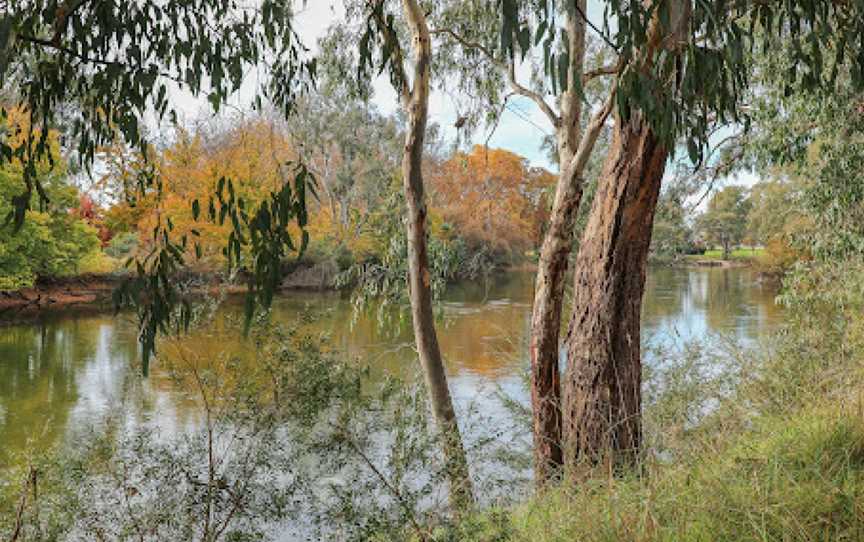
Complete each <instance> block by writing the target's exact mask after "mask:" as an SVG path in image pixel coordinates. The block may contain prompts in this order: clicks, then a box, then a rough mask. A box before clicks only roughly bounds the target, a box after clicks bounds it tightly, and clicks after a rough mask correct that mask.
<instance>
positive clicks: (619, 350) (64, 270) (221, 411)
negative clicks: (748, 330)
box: [0, 0, 864, 542]
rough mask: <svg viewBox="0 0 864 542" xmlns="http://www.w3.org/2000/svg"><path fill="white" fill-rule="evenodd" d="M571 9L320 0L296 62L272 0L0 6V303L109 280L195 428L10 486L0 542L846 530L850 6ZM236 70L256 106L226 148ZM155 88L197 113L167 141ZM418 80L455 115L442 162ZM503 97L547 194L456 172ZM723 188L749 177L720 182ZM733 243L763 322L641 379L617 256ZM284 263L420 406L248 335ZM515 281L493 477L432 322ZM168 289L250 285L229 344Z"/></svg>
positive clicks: (850, 509) (619, 4)
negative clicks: (771, 277) (529, 141)
mask: <svg viewBox="0 0 864 542" xmlns="http://www.w3.org/2000/svg"><path fill="white" fill-rule="evenodd" d="M602 4H603V8H604V9H603V10H602V14H601V15H598V16H596V17H595V15H593V14H592V13H590V12H592V11H593V10H589V4H588V2H587V1H586V0H574V1H568V2H563V1H549V2H545V1H544V2H522V1H518V0H502V1H501V2H473V1H467V2H466V1H460V0H447V1H443V2H434V3H431V2H421V1H418V0H402V1H401V2H396V1H387V0H371V1H365V0H364V1H360V0H346V1H345V2H344V5H343V8H344V11H343V12H342V13H343V14H344V17H341V18H339V19H338V20H336V21H334V22H333V24H332V25H331V26H330V27H329V28H328V29H327V31H326V33H325V35H324V36H323V37H322V38H321V39H320V41H319V42H318V47H317V49H316V51H315V52H314V57H313V52H312V51H311V50H310V49H308V48H306V47H305V46H304V45H303V44H302V43H300V41H299V35H298V33H297V30H296V28H295V23H296V11H297V10H296V8H297V7H299V6H298V5H295V4H294V3H293V2H290V1H287V0H286V1H279V0H262V1H261V2H260V5H258V6H256V8H254V9H250V8H249V7H248V6H245V5H243V4H242V3H239V2H235V1H233V0H228V1H224V2H223V1H221V0H220V1H213V0H194V1H192V2H174V1H165V2H150V1H147V2H141V3H133V4H129V5H121V3H117V2H113V1H112V0H74V1H65V2H60V1H58V0H26V1H24V2H15V3H3V2H0V54H2V56H0V106H2V118H0V122H2V128H3V129H2V138H0V192H2V195H3V196H4V197H5V199H4V201H3V203H2V205H3V206H4V207H3V210H4V211H5V212H6V216H7V220H6V225H5V229H4V230H3V232H2V234H0V241H2V245H0V264H2V267H0V273H2V276H0V286H2V289H4V290H15V289H19V288H21V287H25V286H30V285H32V284H33V283H34V281H35V280H36V279H37V278H39V277H48V276H55V275H68V274H74V273H78V272H81V271H83V270H90V269H91V268H105V269H111V268H112V267H113V266H112V260H110V259H108V258H111V257H114V256H116V257H117V258H118V259H119V258H122V259H123V260H124V266H125V268H126V269H127V272H126V275H125V277H124V279H123V282H122V285H121V286H120V288H119V289H118V290H117V292H116V294H115V297H114V301H115V304H116V306H117V308H118V310H121V309H123V308H127V309H130V310H132V311H134V314H135V317H136V318H137V322H138V326H139V334H138V338H139V343H140V353H141V361H142V364H141V369H142V371H141V372H142V374H143V376H147V375H149V374H150V373H149V366H150V362H151V360H154V359H155V363H157V364H158V366H159V368H160V371H164V373H163V374H167V375H168V377H169V378H170V381H171V385H172V386H174V387H175V388H176V389H177V390H183V391H184V392H185V393H186V394H187V396H188V399H189V400H190V401H194V402H196V403H197V404H200V405H202V409H203V410H202V419H200V420H197V422H196V423H195V424H192V427H191V428H190V429H188V430H185V431H180V432H179V433H177V434H174V435H160V434H159V433H158V432H156V431H149V430H146V429H144V430H140V429H134V430H131V429H129V428H128V424H126V423H124V420H123V419H120V418H117V419H109V420H108V421H107V422H105V423H104V424H102V425H100V426H98V427H95V428H94V432H93V434H92V435H90V436H89V437H87V438H84V439H79V440H77V441H75V442H71V443H64V444H63V445H61V447H60V448H58V449H57V450H39V449H33V450H31V451H30V452H29V453H25V454H24V455H23V456H21V457H20V458H17V460H16V461H15V462H14V464H13V467H12V468H10V469H6V470H4V471H3V473H2V478H0V480H2V483H0V537H3V538H4V539H8V540H10V541H12V542H17V541H21V540H40V541H41V540H81V539H83V540H91V539H96V540H127V539H132V540H142V541H143V540H187V539H188V540H192V539H194V540H204V541H208V542H209V541H216V540H234V541H237V540H256V539H272V538H278V537H279V536H282V537H283V538H284V537H288V539H291V538H292V537H293V538H297V537H303V536H314V537H317V538H322V539H327V538H331V539H332V538H336V539H355V540H401V539H407V540H412V539H413V540H424V541H425V540H472V539H474V540H529V539H530V540H536V539H539V540H544V539H548V540H559V539H578V540H583V539H584V540H753V539H757V540H778V539H779V540H823V539H828V540H843V539H846V540H856V539H859V538H861V535H862V530H864V529H862V527H861V526H862V519H864V517H862V515H864V507H862V502H864V499H862V494H861V488H862V487H864V486H862V479H861V468H862V457H864V448H862V447H864V416H862V410H864V406H862V405H861V399H860V387H861V375H862V373H861V363H862V359H864V358H862V355H864V345H862V340H864V330H862V328H861V324H860V322H859V321H858V320H859V319H858V318H857V316H858V315H859V314H860V312H861V309H862V308H864V307H862V304H864V294H862V291H864V288H862V287H861V285H862V284H864V263H862V261H864V260H862V257H864V256H862V255H864V232H862V230H861V224H862V223H864V221H862V220H861V217H862V209H864V189H862V184H861V182H859V177H860V175H859V173H860V170H861V166H862V165H864V152H862V148H864V145H862V139H861V138H862V136H861V134H862V126H864V107H862V100H861V89H862V88H864V55H862V54H861V52H862V51H861V50H862V43H861V40H860V36H861V35H862V34H864V26H862V25H864V13H862V7H861V5H860V3H854V2H834V3H826V2H821V1H818V0H794V1H788V2H778V3H765V2H756V1H754V2H749V1H743V2H738V3H734V4H729V3H727V2H724V1H711V2H691V1H689V0H651V1H644V2H643V1H633V2H628V1H618V0H614V1H610V2H603V3H602ZM589 15H590V16H589ZM598 17H599V24H598V23H597V22H595V21H594V20H592V18H598ZM346 43H350V44H356V45H357V46H356V48H355V47H345V44H346ZM253 69H254V70H256V71H257V72H258V73H259V78H258V79H257V81H256V83H255V86H256V88H254V89H253V90H251V91H250V92H251V93H252V94H253V97H252V98H251V99H250V100H249V102H250V103H249V107H250V108H251V109H253V110H254V113H252V114H251V115H249V116H247V115H240V116H239V117H237V118H235V120H234V121H226V119H228V118H229V117H228V116H227V115H226V114H225V113H224V108H225V106H226V105H227V104H228V101H229V97H231V96H232V95H234V94H235V93H237V92H239V91H240V90H241V87H243V86H244V79H245V77H244V74H245V72H247V71H249V70H253ZM385 73H386V75H387V81H388V82H389V83H390V85H391V86H392V88H393V91H394V93H393V95H394V98H395V99H394V102H395V104H394V105H395V107H396V110H397V113H396V114H394V115H389V116H388V115H383V114H380V113H379V112H378V111H377V110H376V108H375V107H374V106H372V105H371V102H370V99H371V98H372V97H373V94H374V92H373V90H374V87H375V85H374V84H373V83H374V82H376V81H377V80H378V78H379V77H381V76H382V74H385ZM169 82H170V83H171V85H177V86H178V87H179V88H180V89H182V90H184V91H186V92H188V93H189V94H191V95H192V96H193V97H195V98H198V99H200V100H202V102H203V101H204V100H206V101H207V103H208V104H209V106H210V107H212V110H213V113H216V114H218V115H215V116H214V117H213V118H212V119H209V120H208V121H206V122H205V123H201V124H199V126H197V127H193V126H184V123H183V122H182V120H181V116H182V115H179V114H178V110H177V108H176V107H177V106H176V103H175V96H174V94H173V92H170V90H171V89H169ZM435 89H438V90H446V91H447V92H450V93H454V94H456V97H457V102H458V103H459V107H460V109H464V111H460V115H459V118H458V119H457V120H456V123H455V126H454V128H455V129H456V130H457V138H456V146H455V148H450V149H448V148H446V145H445V142H447V141H450V140H449V139H446V138H445V137H444V136H443V135H442V133H441V131H440V130H439V129H438V128H437V127H436V126H435V125H434V124H432V123H430V122H429V120H430V119H429V105H430V96H431V95H432V93H433V91H434V90H435ZM515 99H519V100H523V101H524V103H530V104H533V107H536V108H537V109H538V110H539V111H540V112H541V114H542V116H543V117H544V118H545V121H548V125H549V127H551V131H552V132H551V134H550V136H549V138H548V139H547V141H545V142H544V145H545V146H546V147H547V148H548V149H549V150H550V151H551V152H550V154H551V155H552V161H553V162H555V163H556V164H557V168H558V173H557V175H553V174H551V173H549V172H547V171H545V170H542V169H538V168H534V167H532V166H530V165H529V164H528V163H527V161H526V160H524V159H523V158H521V157H519V156H517V155H514V154H513V153H510V152H509V151H505V150H497V149H488V148H486V147H485V146H483V145H477V146H473V147H471V146H470V145H465V141H466V140H468V141H470V140H472V138H473V137H474V135H475V133H476V132H477V131H478V130H479V129H480V128H482V127H485V128H489V129H493V130H494V128H495V127H497V126H498V124H499V123H500V121H501V115H502V114H503V112H504V111H505V109H506V108H507V106H508V101H509V100H515ZM169 122H170V124H171V125H172V127H171V129H164V128H165V125H166V124H168V123H169ZM154 128H155V130H154ZM460 145H461V146H460ZM747 168H749V169H750V170H751V171H753V172H755V173H757V174H758V175H759V176H760V177H762V178H763V179H768V180H767V181H763V182H760V183H758V184H755V185H754V186H752V187H751V188H750V189H745V188H743V187H741V186H735V185H727V186H725V187H722V188H721V187H718V186H717V183H720V182H722V180H723V179H724V178H727V177H729V176H730V175H732V174H734V173H736V172H738V171H741V170H743V169H747ZM727 184H728V183H727ZM73 185H80V186H86V190H85V191H86V197H85V196H81V195H80V194H81V191H80V188H79V189H78V190H76V189H75V188H72V186H73ZM706 194H711V197H710V200H708V202H707V205H706V206H705V207H704V210H703V211H702V212H701V213H699V216H696V211H695V209H699V208H701V207H700V205H701V200H702V199H703V198H704V197H707V196H706ZM76 200H77V203H76ZM741 243H746V244H749V245H751V246H752V245H757V244H758V245H763V246H764V249H763V265H765V266H766V267H767V268H768V269H770V270H771V271H772V272H774V273H776V274H779V275H782V277H783V290H782V293H781V295H780V299H779V300H780V301H781V302H782V303H783V304H785V305H786V306H787V307H788V311H789V322H788V325H787V326H785V327H784V328H783V329H782V330H781V331H780V332H779V333H778V336H777V337H776V338H775V339H774V340H773V341H768V342H767V343H765V344H762V345H759V346H758V347H757V348H738V347H735V346H734V345H733V346H732V347H730V349H729V350H730V352H720V351H717V350H713V349H709V348H707V347H706V346H705V345H700V344H698V343H694V344H687V345H679V346H680V347H679V348H678V349H673V350H672V351H670V352H665V353H661V354H659V355H658V356H657V357H655V358H654V359H655V360H656V359H659V360H660V362H655V363H652V364H651V365H650V366H649V365H648V364H644V365H643V357H644V354H645V352H643V340H642V324H641V316H642V309H643V307H642V299H643V294H644V290H645V284H646V274H647V264H648V259H649V256H652V255H655V256H656V255H659V254H662V253H666V254H671V255H673V257H674V256H676V255H679V254H682V253H686V252H690V251H693V250H694V249H695V250H700V249H699V247H700V246H703V245H704V246H705V248H709V247H707V245H712V246H720V247H722V250H723V257H724V258H729V257H730V256H732V249H733V248H734V247H735V246H737V245H739V244H741ZM109 252H110V254H113V256H111V255H110V254H109ZM106 254H107V255H106ZM298 256H299V257H302V256H307V257H312V258H315V259H316V261H318V262H319V263H322V262H327V263H328V265H329V266H330V267H331V269H332V274H333V276H334V279H333V280H334V281H335V282H337V283H339V284H343V285H353V286H355V290H354V294H355V295H356V298H355V299H356V300H357V307H358V309H357V310H364V307H368V306H369V303H374V302H378V301H381V302H383V304H384V307H385V308H384V309H382V310H381V311H380V313H379V314H381V315H382V318H381V321H382V325H387V324H388V320H387V319H386V318H385V317H384V316H386V315H388V314H390V313H389V312H388V311H389V309H387V308H386V307H390V306H395V308H396V310H397V312H399V311H400V309H402V308H404V309H405V312H404V313H402V312H399V314H400V315H403V314H404V315H406V320H407V315H410V322H411V324H412V328H413V343H414V348H415V349H416V353H417V361H418V364H417V368H418V371H417V373H418V378H417V381H416V382H415V381H414V380H413V379H408V380H407V381H405V382H397V381H390V380H388V381H385V382H384V383H383V384H381V383H372V382H370V381H369V380H368V378H367V371H365V370H364V369H362V368H358V367H357V365H356V364H353V363H349V362H348V361H349V360H347V359H345V356H344V355H343V354H340V353H339V352H338V350H336V349H331V348H330V347H329V346H328V344H327V341H326V338H325V337H313V336H309V335H308V334H305V332H304V330H303V329H302V326H300V327H297V328H296V329H295V328H292V327H285V326H282V325H280V324H279V323H277V322H273V321H271V319H269V318H268V308H269V307H270V305H271V304H272V303H273V301H274V299H275V297H276V290H277V289H278V288H279V287H280V285H281V284H282V281H283V279H284V276H285V271H286V269H285V268H286V267H287V266H290V265H291V264H290V262H291V261H293V260H295V259H296V257H298ZM523 258H526V259H536V279H535V288H534V296H533V304H532V314H531V318H530V323H529V331H528V339H527V345H526V348H525V350H526V352H527V354H526V356H525V357H526V359H525V363H526V365H527V368H526V372H527V374H528V378H527V379H526V380H527V382H526V385H527V386H528V389H529V390H530V397H531V405H530V407H527V406H525V405H520V404H519V403H518V402H512V401H511V402H509V403H508V404H509V405H510V408H511V409H512V411H513V416H514V417H516V418H518V419H522V420H523V421H524V427H525V433H526V434H529V435H530V440H531V441H532V446H530V447H528V449H527V450H525V453H524V454H521V453H514V452H518V450H512V449H509V445H510V444H511V442H510V441H509V440H508V438H507V437H505V436H502V435H501V434H497V433H495V432H494V431H493V432H491V433H490V432H489V431H486V432H483V431H481V432H478V433H472V432H471V431H469V430H468V429H467V427H466V424H478V425H480V426H485V427H487V428H488V427H495V422H494V421H489V420H485V419H484V412H483V408H482V406H483V405H480V408H477V409H476V411H475V410H473V409H472V411H471V412H461V413H458V412H457V409H456V406H455V405H454V400H453V397H452V395H451V389H450V385H449V383H448V375H447V371H446V370H445V365H444V359H443V356H442V353H441V348H440V345H439V340H438V327H439V326H438V322H437V321H436V310H435V309H436V299H437V298H438V297H439V296H440V294H441V292H442V291H443V289H444V288H445V286H446V284H447V282H448V281H452V280H454V279H457V278H460V277H465V276H477V275H478V274H480V275H483V274H488V273H489V272H490V271H491V270H492V269H493V268H494V267H496V265H498V266H500V265H502V264H511V263H520V261H521V260H522V259H523ZM85 262H90V263H89V264H87V265H85ZM93 262H96V263H93ZM200 270H204V271H206V272H214V271H217V272H218V273H220V278H221V280H222V282H223V283H227V284H232V283H240V284H242V285H243V286H244V287H245V289H246V290H247V294H246V304H245V308H244V314H243V317H242V318H239V319H238V320H237V321H236V322H233V323H231V324H230V326H229V327H230V329H233V330H236V332H238V333H245V334H247V335H248V341H249V342H248V345H249V348H247V349H246V350H247V351H246V353H245V354H236V355H235V354H232V353H229V352H212V351H208V350H207V349H206V348H205V347H204V346H203V345H204V342H206V343H208V344H218V343H219V337H220V334H223V333H225V332H226V330H227V329H228V328H225V327H224V324H221V323H219V322H218V321H217V320H216V319H215V318H214V312H215V307H217V306H219V305H220V303H221V301H222V290H220V288H215V289H214V290H215V291H211V292H209V293H210V294H211V295H210V296H208V297H205V298H203V299H202V298H201V297H199V295H200V293H201V290H202V289H201V288H200V286H201V284H200V283H197V282H196V280H195V279H191V280H183V278H185V277H188V276H190V275H188V272H189V271H200ZM316 272H317V273H321V271H320V270H319V271H316ZM567 283H570V284H572V288H567V287H566V284H567ZM205 290H206V289H205ZM193 294H194V295H193ZM565 300H566V303H565ZM565 317H567V318H566V319H567V320H569V326H568V328H567V332H566V334H564V335H562V329H563V325H562V324H563V322H564V321H565ZM390 323H392V321H391V322H390ZM220 326H222V327H220ZM479 339H480V338H478V340H479ZM201 341H204V342H201ZM157 348H158V357H155V358H154V355H155V354H156V353H157ZM562 352H565V353H566V358H565V359H566V362H565V363H562V360H561V359H560V358H561V353H562ZM151 377H152V376H151ZM146 382H148V381H147V380H144V379H142V378H140V377H137V376H136V377H130V378H129V381H128V386H130V388H135V387H136V386H143V385H145V384H144V383H146ZM131 396H132V397H134V396H135V395H134V393H132V395H131ZM0 413H2V411H0ZM457 413H458V414H460V416H461V417H458V416H457ZM478 435H479V437H478ZM529 456H530V457H529ZM490 464H494V465H500V466H498V467H495V468H491V469H490V468H487V466H488V465H490ZM529 465H530V467H529ZM490 472H491V473H493V474H491V475H490V474H489V473H490ZM501 472H505V473H508V475H507V476H497V475H495V474H494V473H501ZM526 472H528V473H530V475H527V476H526V475H525V473H526ZM526 478H530V480H531V481H532V482H533V484H534V488H535V492H534V493H533V494H531V495H525V494H524V493H527V487H528V484H529V483H528V482H527V480H526ZM496 488H497V489H496ZM516 488H523V491H524V492H523V493H520V492H519V491H516ZM496 494H500V495H504V496H505V497H506V496H507V495H510V496H515V497H524V498H523V499H521V500H522V502H512V501H513V500H512V499H511V500H507V499H501V500H500V501H499V500H494V501H492V502H490V500H489V499H484V497H486V496H488V495H496ZM286 525H288V526H289V527H285V526H286ZM285 529H297V530H296V531H294V532H288V533H285V532H284V530H285Z"/></svg>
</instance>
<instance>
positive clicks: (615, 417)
mask: <svg viewBox="0 0 864 542" xmlns="http://www.w3.org/2000/svg"><path fill="white" fill-rule="evenodd" d="M666 7H667V11H666V15H667V16H668V18H667V19H666V21H665V23H661V19H660V17H659V16H655V18H654V19H653V20H652V23H651V25H650V27H649V29H648V42H647V44H646V45H647V46H646V47H645V49H644V50H643V51H642V52H640V54H638V55H637V56H636V62H637V64H636V66H638V67H636V69H640V70H643V71H644V73H645V74H646V75H647V74H650V73H651V68H652V63H653V62H654V58H655V54H656V52H657V51H658V50H660V49H665V50H666V51H667V52H670V53H672V54H679V53H680V51H681V48H682V45H683V44H685V43H686V40H687V39H688V37H689V36H688V33H687V29H688V24H689V19H690V4H689V2H688V1H687V0H668V3H667V6H666ZM659 84H660V85H671V86H672V88H674V85H675V84H676V81H675V80H672V81H662V82H659ZM668 155H669V151H668V149H667V148H666V146H665V145H663V144H662V142H661V140H660V138H659V137H658V135H657V134H655V133H654V132H653V131H652V130H651V128H650V126H649V122H648V120H647V119H646V118H645V117H644V116H643V114H642V113H641V112H639V111H638V110H637V111H633V112H632V113H631V115H630V118H629V119H628V120H627V121H626V122H625V121H622V120H621V119H618V122H616V125H615V129H614V131H613V141H612V146H611V148H610V151H609V155H608V156H607V158H606V162H605V164H604V168H603V174H602V175H601V178H600V185H599V189H598V192H597V194H596V196H595V200H594V204H593V205H592V208H591V213H590V215H589V219H588V225H587V227H586V229H585V232H584V234H583V237H582V243H581V244H580V247H579V254H578V256H577V258H576V264H575V265H576V268H575V273H574V280H575V285H574V288H575V289H574V299H573V312H572V316H571V319H570V326H569V330H568V336H567V364H568V365H567V372H566V375H565V382H564V403H563V407H562V417H563V424H564V427H563V434H564V440H563V446H564V464H565V465H564V466H565V469H566V470H567V471H568V474H570V475H571V476H575V477H578V476H579V471H580V467H582V466H583V465H585V464H587V465H596V464H597V463H598V462H601V461H608V462H609V463H610V464H621V463H632V462H633V461H634V460H635V459H636V458H637V456H638V453H639V451H640V448H641V445H642V421H641V413H642V393H641V388H642V364H641V352H640V331H641V323H640V316H641V308H642V294H643V291H644V286H645V273H646V266H647V260H648V248H649V245H650V243H651V232H652V229H653V223H654V213H655V211H656V208H657V198H658V196H659V193H660V185H661V181H662V178H663V173H664V171H665V168H666V160H667V158H668Z"/></svg>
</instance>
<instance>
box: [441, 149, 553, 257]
mask: <svg viewBox="0 0 864 542" xmlns="http://www.w3.org/2000/svg"><path fill="white" fill-rule="evenodd" d="M553 182H554V181H553V177H552V175H551V174H550V173H548V172H546V171H544V170H542V169H533V168H531V167H529V166H528V164H527V163H526V160H525V159H524V158H522V157H520V156H518V155H516V154H514V153H512V152H509V151H505V150H502V149H487V148H486V147H484V146H481V145H477V146H475V147H474V148H473V149H472V150H471V152H470V153H467V154H466V153H461V152H460V153H456V154H455V155H454V156H453V157H452V158H450V159H449V160H448V161H447V162H446V163H445V164H444V165H443V167H442V168H441V170H440V171H439V172H437V174H436V175H434V176H433V178H432V180H431V182H430V185H431V186H432V188H433V190H434V202H435V204H436V207H439V208H440V210H441V213H442V214H443V217H444V220H446V221H447V222H449V223H451V224H453V225H454V226H455V227H456V228H457V230H458V232H459V234H460V235H462V236H464V237H466V238H468V239H469V240H470V241H472V242H474V243H478V244H483V245H487V246H490V247H492V248H493V249H495V250H498V251H502V252H504V253H508V254H510V253H513V252H519V251H525V250H527V249H530V248H533V246H534V243H535V242H536V239H537V237H538V236H539V234H540V229H541V227H542V224H541V223H540V222H539V218H540V216H541V213H540V208H541V207H542V205H543V203H544V202H543V201H542V199H541V196H542V192H543V190H544V189H545V188H546V187H547V186H549V185H551V184H552V183H553Z"/></svg>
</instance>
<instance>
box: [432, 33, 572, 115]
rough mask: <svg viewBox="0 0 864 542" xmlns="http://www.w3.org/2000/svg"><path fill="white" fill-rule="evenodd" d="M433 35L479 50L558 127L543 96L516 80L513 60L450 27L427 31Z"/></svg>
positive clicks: (514, 88) (520, 93)
mask: <svg viewBox="0 0 864 542" xmlns="http://www.w3.org/2000/svg"><path fill="white" fill-rule="evenodd" d="M429 33H430V34H431V35H433V36H440V35H447V36H450V37H451V38H453V39H454V40H456V41H457V42H458V43H459V44H460V45H462V47H465V48H466V49H475V50H477V51H480V52H481V53H482V54H483V56H485V57H486V58H487V59H488V60H489V61H491V62H492V63H493V64H495V65H496V66H498V68H499V69H500V70H501V71H503V72H504V73H505V75H506V76H507V81H508V83H509V84H510V88H511V89H512V90H513V92H514V93H516V94H519V95H520V96H524V97H526V98H529V99H530V100H532V101H533V102H534V103H536V104H537V107H539V108H540V110H541V111H542V112H543V114H544V115H546V117H547V118H548V119H549V122H551V123H552V126H554V127H556V128H557V127H558V125H559V124H560V123H561V119H560V118H559V117H558V115H557V114H556V113H555V111H554V110H553V109H552V107H551V106H550V105H549V104H548V103H547V102H546V100H544V99H543V96H542V95H541V94H540V93H539V92H535V91H533V90H531V89H529V88H527V87H524V86H522V85H521V84H519V82H518V81H517V80H516V65H515V63H514V62H509V63H508V62H504V61H502V60H501V59H500V58H496V57H495V55H494V54H493V52H492V51H491V50H490V49H489V48H488V47H485V46H484V45H482V44H480V43H477V42H474V41H470V40H468V39H466V38H465V37H464V36H460V35H459V34H457V33H456V32H454V31H453V30H452V29H450V28H438V29H435V30H432V31H430V32H429Z"/></svg>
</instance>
